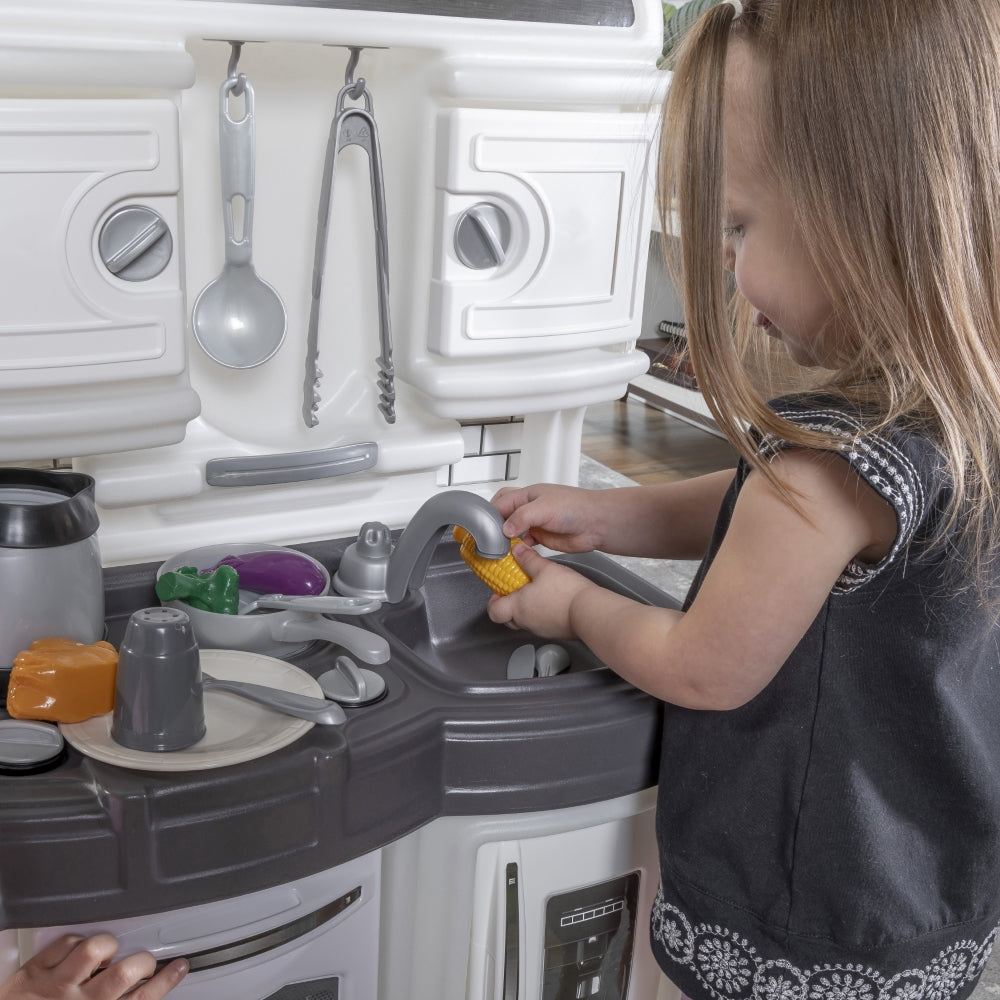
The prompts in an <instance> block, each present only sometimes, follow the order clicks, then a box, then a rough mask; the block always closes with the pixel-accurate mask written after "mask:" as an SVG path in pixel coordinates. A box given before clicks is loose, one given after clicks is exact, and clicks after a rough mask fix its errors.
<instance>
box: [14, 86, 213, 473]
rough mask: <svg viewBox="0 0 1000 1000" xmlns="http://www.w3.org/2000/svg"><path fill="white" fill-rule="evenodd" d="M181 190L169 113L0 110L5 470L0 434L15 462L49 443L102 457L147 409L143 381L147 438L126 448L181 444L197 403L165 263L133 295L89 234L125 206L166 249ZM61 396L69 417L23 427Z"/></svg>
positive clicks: (31, 105)
mask: <svg viewBox="0 0 1000 1000" xmlns="http://www.w3.org/2000/svg"><path fill="white" fill-rule="evenodd" d="M180 186H181V180H180V149H179V135H178V122H177V110H176V108H175V106H174V105H173V103H171V102H170V101H167V100H129V101H126V100H119V101H113V100H107V101H81V100H76V101H67V100H15V101H4V102H0V215H2V217H3V218H4V219H5V220H6V223H5V227H4V237H3V239H2V240H0V273H2V274H3V275H4V295H3V299H4V309H3V315H2V317H0V455H3V456H4V457H6V456H8V455H10V456H11V457H18V455H12V454H11V449H10V448H8V447H6V443H5V441H6V438H7V434H6V433H3V424H4V423H5V422H7V421H16V422H17V424H18V428H19V432H18V434H17V438H16V440H15V441H14V450H15V451H17V452H18V453H19V455H24V454H25V449H28V451H27V453H28V454H31V455H33V456H35V457H44V456H45V455H46V452H45V451H44V450H43V449H44V447H46V446H47V443H48V441H49V440H54V439H57V438H58V436H59V435H60V434H61V433H65V434H66V435H67V436H68V437H69V438H70V439H71V441H72V443H73V445H74V448H75V449H76V453H86V452H87V451H96V450H101V449H103V448H107V447H108V446H109V443H110V442H114V441H115V439H116V434H115V429H114V428H115V426H116V425H120V424H121V423H123V417H124V415H125V414H126V413H127V412H129V411H130V410H132V409H135V410H138V411H140V412H142V411H143V410H144V409H145V407H146V406H147V405H149V402H150V401H149V399H148V396H149V394H150V390H149V387H148V386H149V383H150V382H151V381H152V380H157V381H156V383H155V384H154V388H153V390H152V396H153V412H154V413H155V425H156V426H154V427H153V428H149V422H148V420H146V419H143V418H140V419H139V420H138V421H136V423H135V424H134V425H133V426H132V428H131V439H132V440H130V441H129V444H130V445H131V444H133V443H134V445H135V446H139V445H140V444H143V443H145V444H155V443H159V442H160V441H162V440H163V439H164V436H165V435H166V436H168V437H169V438H171V439H172V440H179V439H180V437H181V436H182V435H183V430H184V426H185V424H186V423H187V421H188V420H189V419H190V418H191V417H192V416H194V415H195V414H196V413H197V410H198V403H197V399H196V397H195V396H194V394H193V393H192V392H191V390H190V388H189V386H188V381H187V377H186V372H185V347H184V319H183V294H182V290H181V283H180V267H179V264H178V260H177V254H175V255H174V257H173V259H172V260H171V261H170V262H169V263H168V265H167V267H166V268H165V269H164V271H163V272H162V273H161V274H160V275H158V276H157V277H156V278H155V279H152V280H150V281H147V282H143V283H142V284H141V285H137V284H136V283H132V282H128V281H125V280H122V279H120V278H117V277H115V276H114V275H112V274H111V273H110V271H108V269H107V268H106V267H105V266H104V264H103V263H102V262H101V260H100V257H99V255H98V252H97V238H98V235H99V232H100V228H101V225H102V224H103V222H104V221H106V220H107V218H108V217H109V216H110V215H111V214H112V213H113V212H114V211H115V210H117V209H118V208H121V207H123V206H125V205H143V206H146V207H148V208H150V209H152V210H153V211H155V212H157V213H158V214H159V215H160V216H161V217H162V218H163V219H164V221H165V222H166V224H167V226H168V228H169V229H170V231H171V232H172V233H173V234H175V236H176V234H177V233H178V231H179V214H178V206H177V199H178V195H179V192H180ZM67 389H69V391H70V393H71V394H72V395H71V398H72V399H73V401H74V404H75V405H73V406H72V408H69V409H67V408H65V406H64V407H62V408H59V407H58V406H53V407H52V408H46V410H47V412H45V413H44V415H43V416H42V417H41V419H40V420H39V419H36V418H37V413H38V410H39V408H40V403H41V404H43V403H45V402H46V401H47V400H48V401H50V402H53V403H54V402H55V401H56V400H58V399H59V397H61V396H62V395H63V393H64V392H65V391H66V390H67ZM143 427H146V428H147V430H148V433H146V434H143V433H142V432H141V430H137V429H139V428H143ZM33 439H37V441H36V442H35V443H34V447H31V444H30V442H32V441H33ZM118 446H119V447H121V442H118ZM58 454H60V455H61V454H64V453H63V452H59V453H58Z"/></svg>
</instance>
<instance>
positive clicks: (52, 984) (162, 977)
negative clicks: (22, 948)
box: [0, 934, 188, 1000]
mask: <svg viewBox="0 0 1000 1000" xmlns="http://www.w3.org/2000/svg"><path fill="white" fill-rule="evenodd" d="M117 951H118V941H117V940H116V939H115V938H114V937H113V936H112V935H110V934H95V935H94V936H93V937H88V938H82V937H80V936H78V935H72V934H67V935H64V936H63V937H61V938H58V939H57V940H55V941H53V942H52V943H51V944H49V945H47V946H46V947H45V948H43V949H42V950H41V951H40V952H38V954H37V955H35V956H34V957H32V958H30V959H28V961H27V962H25V963H24V965H22V966H21V968H20V969H18V971H17V972H16V973H14V975H13V976H12V977H11V978H10V979H9V980H7V982H6V983H4V984H2V985H0V1000H119V998H121V997H124V996H125V995H126V994H128V997H129V1000H161V998H162V997H165V996H166V995H167V994H168V993H169V992H170V991H171V990H172V989H173V988H174V987H175V986H176V985H177V984H178V983H179V982H180V981H181V980H182V979H183V978H184V976H185V975H186V974H187V970H188V967H187V962H185V961H184V959H182V958H179V959H177V960H176V961H174V962H171V963H170V964H169V965H168V966H166V967H165V968H163V969H161V970H160V971H159V972H156V959H154V958H153V956H152V955H150V954H149V953H148V952H139V953H137V954H135V955H127V956H126V957H125V958H122V959H119V960H118V961H117V962H114V963H113V964H110V965H109V964H108V963H109V962H111V960H112V959H113V958H114V956H115V954H116V952H117ZM143 980H145V982H143ZM140 983H142V985H141V986H139V984H140ZM136 987H138V988H136ZM130 991H131V992H130Z"/></svg>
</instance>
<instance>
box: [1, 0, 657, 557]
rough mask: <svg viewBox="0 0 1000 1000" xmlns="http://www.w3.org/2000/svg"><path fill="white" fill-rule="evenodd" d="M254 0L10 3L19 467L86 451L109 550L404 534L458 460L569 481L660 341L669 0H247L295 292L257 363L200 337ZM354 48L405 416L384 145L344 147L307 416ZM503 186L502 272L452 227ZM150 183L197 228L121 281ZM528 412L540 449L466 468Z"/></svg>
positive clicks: (6, 71) (272, 178)
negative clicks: (235, 88) (222, 160)
mask: <svg viewBox="0 0 1000 1000" xmlns="http://www.w3.org/2000/svg"><path fill="white" fill-rule="evenodd" d="M236 9H237V7H236V5H234V4H233V3H231V2H225V0H198V2H192V3H186V4H177V3H176V2H175V0H142V2H141V3H137V2H135V0H88V2H87V3H86V4H80V3H78V2H77V0H8V2H7V3H5V4H4V39H3V49H2V54H3V55H4V56H5V57H6V59H5V60H3V61H2V62H3V65H2V66H0V135H4V132H3V129H4V127H5V126H6V128H7V130H8V133H10V134H11V135H12V136H13V137H14V138H13V140H12V141H11V142H9V143H5V145H4V149H3V150H0V208H3V209H4V210H5V217H6V219H7V226H6V229H5V233H4V238H3V240H2V241H0V266H2V267H3V268H4V269H5V270H6V271H7V272H9V273H12V274H14V275H15V278H16V281H17V284H18V286H19V287H18V289H17V294H16V295H15V296H14V300H13V304H12V305H10V306H9V307H8V309H7V312H6V314H5V317H4V318H3V320H2V321H0V389H2V390H3V391H2V393H0V397H2V398H0V461H14V460H20V459H27V458H32V459H43V458H62V459H67V458H72V459H74V465H75V466H76V467H77V468H80V469H82V470H85V471H87V472H88V473H90V474H91V475H93V476H94V478H95V479H96V481H97V500H98V505H99V514H100V519H101V531H100V538H101V551H102V555H103V557H104V559H105V564H106V565H109V566H110V565H116V564H121V563H126V562H138V561H145V560H147V559H149V560H152V559H156V558H161V557H166V556H168V555H170V554H172V553H173V552H176V551H179V550H180V549H183V548H190V547H193V546H196V545H199V544H207V543H208V542H211V541H214V540H216V539H217V538H218V537H219V536H220V533H221V532H225V534H226V535H227V536H229V537H239V538H242V539H245V540H248V541H251V540H252V541H272V542H281V543H287V542H290V541H307V540H310V539H316V538H322V537H331V536H334V537H336V536H339V535H347V534H351V533H352V532H355V531H357V529H358V528H359V527H360V525H361V523H363V522H364V521H365V520H367V519H369V518H372V517H374V518H377V519H379V520H381V521H383V522H384V523H386V524H389V525H390V526H392V527H401V526H402V525H403V524H405V523H406V521H407V520H408V518H409V517H410V516H411V515H412V513H413V511H415V510H416V509H417V508H418V507H419V506H420V504H421V503H422V502H423V501H424V500H426V499H427V497H428V496H429V495H430V494H431V493H432V492H434V491H435V490H437V489H439V488H441V487H440V485H439V484H442V483H444V484H449V485H450V484H451V483H452V481H453V480H455V479H457V480H458V481H462V482H465V481H467V480H469V479H472V480H476V481H477V482H476V489H477V490H480V491H481V492H482V493H483V494H484V495H486V496H489V495H491V494H492V493H493V492H494V491H495V489H496V488H497V486H499V485H500V482H501V481H502V482H507V481H510V479H509V477H510V476H511V470H512V469H518V470H520V473H519V474H520V475H521V476H523V477H532V478H544V479H562V480H564V481H573V480H575V477H576V463H575V462H574V461H573V460H572V459H573V456H574V455H575V454H578V451H579V430H580V419H579V417H580V413H581V410H582V408H583V407H585V406H587V405H589V404H591V403H594V402H598V401H603V400H607V399H613V398H616V397H619V396H621V395H623V394H624V391H625V388H626V386H627V384H628V382H629V380H630V379H631V378H632V377H633V376H634V375H635V374H637V372H638V371H640V370H641V368H642V366H643V365H644V364H645V359H644V356H642V355H641V354H640V353H637V352H635V351H634V350H633V348H632V344H631V341H632V340H633V339H634V338H635V336H636V335H637V332H638V328H639V321H640V318H641V301H642V289H643V279H644V274H645V259H646V249H645V248H646V243H647V238H648V230H649V225H650V215H651V204H652V198H651V183H652V170H651V165H650V162H649V155H648V154H649V146H650V139H651V137H652V134H653V132H654V131H655V123H656V118H657V113H656V108H657V105H658V104H659V101H660V98H661V96H662V92H663V89H664V84H665V81H666V77H665V75H664V74H661V73H658V72H657V71H656V69H655V60H656V55H657V52H658V50H659V47H660V44H661V38H662V12H661V9H660V5H659V4H658V3H655V2H653V0H636V4H635V22H634V24H633V25H631V26H630V27H626V28H610V27H601V26H596V25H595V26H573V25H564V24H557V23H544V22H516V21H504V20H499V19H497V20H483V19H479V18H475V17H429V16H423V15H419V14H416V13H412V14H411V13H400V14H389V13H385V12H371V11H363V10H350V11H348V10H343V9H333V8H331V9H324V8H322V7H318V6H315V5H308V6H306V5H304V6H301V7H299V6H297V5H295V4H281V5H276V4H264V3H262V4H242V5H239V22H240V23H239V28H240V30H239V36H240V38H241V39H242V40H243V41H244V43H245V44H244V46H243V49H242V52H241V55H240V61H239V66H238V68H239V71H240V72H245V73H246V74H247V77H248V79H249V80H250V81H251V83H252V85H253V87H254V93H255V121H256V129H257V158H256V178H255V180H256V184H255V203H254V262H255V267H257V269H258V270H259V271H260V273H261V274H263V275H266V277H267V280H268V282H269V283H271V284H272V285H273V286H274V288H275V289H276V291H277V292H278V294H279V295H280V296H281V298H282V300H283V302H284V303H285V307H286V310H287V315H288V334H287V337H286V340H285V343H284V344H283V345H282V347H281V349H280V350H279V351H278V352H277V353H276V354H275V355H274V357H273V358H271V359H270V360H268V361H267V362H266V363H265V364H262V365H260V366H259V367H257V368H255V369H250V370H232V369H226V368H223V367H222V366H220V365H219V364H217V363H216V362H214V361H213V360H212V359H211V358H210V357H208V355H206V354H205V352H204V351H203V350H202V349H201V348H200V347H199V346H198V345H197V343H195V341H194V338H193V335H192V330H191V307H192V305H193V302H194V298H195V296H196V295H197V293H198V291H199V290H200V289H201V288H203V287H204V286H205V284H206V283H207V282H208V281H210V280H211V279H212V278H213V277H214V276H215V275H216V274H217V273H218V270H219V266H220V261H221V259H222V247H223V233H222V222H221V220H222V208H221V192H220V186H219V180H218V178H219V147H218V127H217V113H218V91H219V86H220V83H221V82H222V80H223V79H224V78H225V75H226V74H227V72H228V63H229V58H230V47H229V45H228V43H227V42H226V41H225V39H228V38H231V37H232V34H233V20H232V19H233V15H234V12H235V11H236ZM351 45H360V46H364V48H363V49H362V52H361V55H360V59H359V62H358V65H357V68H356V72H355V76H356V78H357V77H363V78H364V79H365V81H366V85H367V87H368V90H369V93H370V96H371V99H372V113H373V116H374V119H375V121H376V123H377V126H378V134H379V143H380V146H381V151H382V160H383V167H384V175H385V202H386V216H387V237H388V249H389V269H388V270H389V293H390V315H391V326H392V336H393V360H394V362H395V369H396V370H395V376H396V391H397V400H396V423H395V424H393V425H389V424H387V423H386V422H385V420H384V419H383V417H382V414H381V413H380V412H379V409H378V387H377V384H376V377H377V373H378V368H377V365H376V363H375V358H376V356H377V354H378V351H379V344H378V307H377V298H376V295H375V290H376V289H375V285H376V282H375V263H374V234H373V226H372V209H371V195H370V183H369V171H368V163H367V161H366V158H365V155H364V153H363V151H362V150H360V149H358V148H350V147H349V148H345V149H343V150H342V151H341V153H340V154H339V155H338V159H337V177H336V185H335V190H334V195H333V200H332V204H331V211H330V225H329V233H330V236H329V241H328V245H327V254H326V271H325V274H324V279H323V283H322V299H321V304H320V310H319V333H318V344H319V359H318V363H319V367H320V368H321V369H322V371H323V373H324V375H323V378H322V380H321V382H320V386H319V392H320V397H321V398H320V405H319V411H318V416H319V424H318V426H316V427H313V428H310V427H307V426H305V424H304V422H303V420H302V418H301V410H302V393H303V375H304V356H305V339H306V331H307V328H308V318H309V311H310V303H311V290H312V265H313V258H314V249H315V247H314V242H315V233H316V225H317V209H318V206H319V202H320V188H321V181H322V171H323V161H324V154H325V147H326V141H327V135H328V132H329V128H330V123H331V119H332V117H333V114H334V111H335V109H336V106H337V94H338V91H339V89H340V87H341V85H342V83H343V80H344V74H345V68H346V63H347V60H348V56H349V53H348V49H347V46H351ZM33 67H34V68H33ZM38 67H42V68H41V69H38ZM147 68H148V72H144V70H145V69H147ZM21 119H26V120H30V121H31V122H33V123H34V124H33V125H32V126H31V129H25V128H20V127H19V126H18V127H15V126H16V123H17V122H18V121H20V120H21ZM12 123H13V124H12ZM19 128H20V130H18V129H19ZM32 129H34V131H33V132H32ZM6 150H10V151H11V152H9V153H6V152H5V151H6ZM5 155H6V156H7V157H8V160H7V162H6V166H5V162H4V156H5ZM18 164H20V165H21V167H23V168H24V169H23V170H21V169H20V168H19V167H18ZM19 171H20V172H19ZM479 200H486V201H497V202H500V203H502V204H503V205H505V206H506V207H508V208H509V209H510V211H511V213H513V214H512V219H513V222H514V224H515V225H514V234H513V236H514V239H513V244H512V247H511V253H510V255H509V256H508V259H507V262H506V263H505V264H503V265H501V266H500V267H499V268H495V269H488V270H487V271H485V272H476V273H473V272H471V271H470V270H469V269H467V268H465V267H464V266H463V265H461V264H460V262H459V261H458V259H457V257H456V256H455V255H454V253H453V249H452V241H451V236H452V233H451V228H452V226H453V223H454V219H455V217H456V213H459V212H460V211H461V210H462V209H463V208H464V207H466V206H467V205H468V204H470V203H473V202H475V201H479ZM22 202H23V205H22V204H21V203H22ZM132 202H135V203H138V204H142V205H146V206H147V207H150V208H154V209H156V210H157V211H159V212H160V214H161V215H163V217H164V219H165V220H166V221H167V223H168V225H169V227H170V230H171V234H172V236H173V238H174V244H175V251H174V256H173V258H172V259H171V262H170V264H169V266H168V267H167V269H166V270H165V271H164V272H162V273H161V274H160V275H158V276H157V277H156V278H153V279H151V280H149V281H144V282H133V283H127V282H124V281H120V280H119V279H116V278H113V277H111V276H110V275H107V274H106V273H105V272H104V271H103V265H102V264H101V263H100V261H99V259H98V257H97V254H96V240H97V235H98V232H99V228H100V225H101V224H102V222H103V220H104V219H105V218H106V217H107V216H108V214H109V213H110V212H111V211H113V210H114V209H115V208H118V207H121V206H122V205H123V204H125V203H132ZM42 232H45V233H49V234H54V235H55V239H54V242H52V241H50V242H48V243H46V242H45V241H43V240H39V238H38V234H39V233H42ZM0 273H3V272H2V271H0ZM53 275H54V277H53ZM11 317H13V318H11ZM4 324H6V325H4ZM199 407H200V414H199V412H198V411H199ZM526 415H527V417H528V419H527V420H526V421H525V424H524V428H525V429H524V434H523V435H522V439H521V443H520V446H521V452H520V454H519V455H516V454H514V455H512V456H511V457H509V459H508V460H507V461H506V462H502V461H499V460H496V461H485V462H484V461H477V462H476V463H475V464H474V465H473V466H467V467H464V468H458V469H456V468H455V466H456V465H457V464H458V463H460V462H462V461H463V458H464V445H463V442H462V436H461V427H460V425H459V421H486V420H493V419H508V418H511V417H518V418H520V417H525V416H526ZM359 441H370V442H374V443H375V444H376V445H377V447H378V462H377V464H376V466H375V467H374V468H372V469H370V470H367V471H364V472H357V473H353V474H351V475H347V476H343V477H340V478H331V479H328V480H317V481H314V482H301V483H289V484H281V485H273V486H272V485H261V486H243V487H238V488H223V487H218V486H208V485H207V484H206V479H205V467H206V465H207V463H208V462H209V461H212V460H213V459H225V458H238V457H254V458H260V457H266V456H268V455H272V454H273V455H289V454H295V453H300V452H315V451H318V450H322V449H330V448H338V447H341V446H344V445H351V444H352V443H356V442H359ZM480 477H487V478H486V479H485V480H484V481H481V482H480V481H478V480H479V479H480ZM491 477H492V478H491ZM500 477H503V478H502V479H501V478H500Z"/></svg>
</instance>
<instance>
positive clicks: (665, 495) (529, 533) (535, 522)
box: [493, 470, 733, 559]
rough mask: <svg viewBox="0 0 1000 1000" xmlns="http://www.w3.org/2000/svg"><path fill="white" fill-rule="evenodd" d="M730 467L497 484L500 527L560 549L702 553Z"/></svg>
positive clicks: (678, 555) (660, 555)
mask: <svg viewBox="0 0 1000 1000" xmlns="http://www.w3.org/2000/svg"><path fill="white" fill-rule="evenodd" d="M732 479H733V472H732V471H731V470H727V471H723V472H714V473H711V474H709V475H707V476H698V477H697V478H695V479H688V480H685V481H683V482H678V483H664V484H661V485H657V486H630V487H622V488H617V489H606V490H586V489H580V488H577V487H572V486H556V485H553V484H551V483H543V484H540V485H537V486H528V487H524V488H521V489H504V490H501V491H500V492H499V493H498V494H497V495H496V496H495V497H494V498H493V503H494V504H495V505H496V506H497V508H498V510H499V511H500V513H501V514H502V515H503V516H504V517H505V518H506V519H507V522H506V524H505V526H504V530H505V531H506V533H507V535H508V536H509V537H511V538H513V537H514V536H519V537H520V538H522V539H524V541H525V542H527V543H528V544H529V545H534V544H536V543H537V544H541V545H545V546H547V547H548V548H550V549H556V550H557V551H559V552H592V551H594V550H597V551H600V552H609V553H611V554H613V555H620V556H634V555H639V556H648V557H651V558H657V559H700V558H701V557H702V556H703V555H704V554H705V551H706V549H707V548H708V543H709V539H710V538H711V535H712V529H713V527H714V526H715V518H716V515H717V514H718V512H719V507H720V505H721V504H722V498H723V496H724V494H725V492H726V489H727V488H728V486H729V484H730V483H731V482H732Z"/></svg>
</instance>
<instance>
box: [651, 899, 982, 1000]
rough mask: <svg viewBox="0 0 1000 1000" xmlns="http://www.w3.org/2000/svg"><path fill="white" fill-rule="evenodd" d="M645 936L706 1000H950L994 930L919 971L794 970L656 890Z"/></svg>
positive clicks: (974, 976) (969, 977)
mask: <svg viewBox="0 0 1000 1000" xmlns="http://www.w3.org/2000/svg"><path fill="white" fill-rule="evenodd" d="M651 926H652V932H653V937H654V939H655V940H656V941H658V942H659V943H660V945H661V946H662V947H663V950H664V951H665V952H666V954H667V957H668V958H669V959H670V960H671V961H672V962H675V963H676V964H678V965H682V966H684V967H685V968H687V969H689V970H690V971H691V972H693V973H694V974H695V976H696V977H697V978H698V981H699V982H700V983H701V985H702V986H703V987H704V989H705V991H706V992H707V993H708V994H709V995H710V996H712V997H713V998H714V1000H950V998H951V997H954V996H956V995H957V994H958V993H959V992H960V991H961V990H963V989H965V988H966V987H967V986H969V985H971V984H973V983H975V982H976V981H977V980H978V979H979V976H980V975H981V973H982V971H983V968H984V967H985V965H986V962H987V960H988V959H989V957H990V952H991V951H992V950H993V945H994V943H995V942H996V939H997V935H998V933H1000V928H996V929H995V930H993V932H992V933H991V934H989V935H988V936H987V938H986V940H985V941H983V942H982V943H981V944H980V943H977V942H975V941H968V940H966V941H958V942H956V943H955V944H953V945H951V946H950V947H949V948H946V949H945V950H944V951H942V952H941V954H940V955H938V956H937V958H935V959H934V960H933V961H932V962H931V963H930V964H929V965H928V966H927V967H926V968H925V969H910V970H907V971H905V972H898V973H894V974H891V975H887V974H886V972H885V970H878V969H871V968H867V967H866V966H863V965H831V966H814V967H813V968H812V969H798V968H796V967H795V966H794V965H792V964H791V963H790V962H787V961H785V960H784V959H773V960H767V959H765V958H764V957H763V956H762V955H761V954H760V952H759V951H758V949H757V948H755V947H754V946H753V945H752V944H751V943H750V942H749V941H747V939H746V938H744V937H742V936H741V935H739V934H737V933H736V932H734V931H731V930H729V929H727V928H724V927H720V926H719V925H718V924H698V925H692V923H691V921H690V920H689V919H688V917H687V916H686V915H685V914H684V913H682V912H681V911H680V910H679V909H678V908H677V907H676V906H672V905H671V904H670V903H668V902H667V901H666V900H665V899H664V898H663V890H662V888H660V889H658V890H657V893H656V900H655V901H654V903H653V913H652V918H651Z"/></svg>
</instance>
